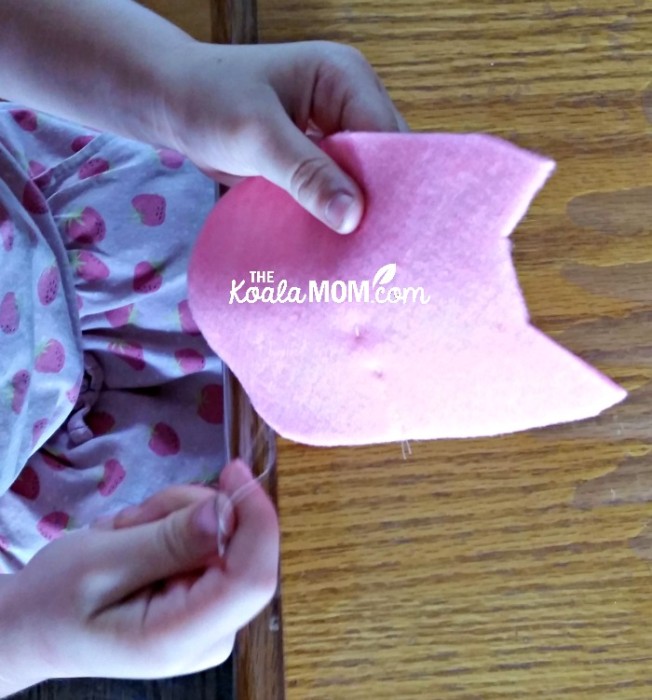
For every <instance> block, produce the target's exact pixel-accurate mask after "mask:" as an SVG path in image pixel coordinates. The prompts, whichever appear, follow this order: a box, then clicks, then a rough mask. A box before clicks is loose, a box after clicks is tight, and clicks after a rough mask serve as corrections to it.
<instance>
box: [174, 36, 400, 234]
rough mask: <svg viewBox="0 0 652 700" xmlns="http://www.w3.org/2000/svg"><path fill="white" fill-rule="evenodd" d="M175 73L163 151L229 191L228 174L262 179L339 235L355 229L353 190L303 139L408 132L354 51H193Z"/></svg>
mask: <svg viewBox="0 0 652 700" xmlns="http://www.w3.org/2000/svg"><path fill="white" fill-rule="evenodd" d="M174 65H175V66H176V69H175V71H174V73H173V74H171V75H170V81H169V85H168V88H169V94H168V95H167V100H166V105H167V115H166V119H165V120H164V121H163V123H165V124H167V125H169V128H168V133H167V134H164V139H165V140H166V141H167V142H168V145H170V146H171V147H173V148H176V149H177V150H180V151H181V152H183V153H185V154H186V155H187V156H188V157H189V158H190V159H191V160H192V161H194V162H195V163H196V164H197V165H198V166H199V167H201V168H202V169H203V170H204V171H206V172H208V173H210V174H212V175H213V176H215V177H216V179H218V180H221V181H223V182H227V184H230V182H231V180H232V179H229V178H228V177H225V175H227V176H251V175H262V176H263V177H265V178H266V179H268V180H270V181H271V182H273V183H275V184H277V185H279V186H280V187H282V188H283V189H284V190H286V191H287V192H289V193H290V194H291V195H292V196H293V197H294V198H295V199H296V200H297V201H298V202H299V204H301V205H302V206H304V207H305V208H306V209H307V210H308V211H310V213H312V214H313V215H314V216H315V217H317V218H318V219H320V220H321V221H323V222H324V223H325V224H327V225H328V226H330V227H331V228H333V229H335V230H337V231H340V232H341V233H348V232H350V231H352V230H353V229H354V228H355V227H356V226H357V225H358V223H359V221H360V219H361V217H362V212H363V207H364V203H363V197H362V193H361V192H360V189H359V187H358V185H357V184H356V183H355V182H354V181H353V180H352V179H351V178H350V177H349V176H347V175H346V174H345V173H344V172H342V170H341V169H340V168H339V167H338V166H337V165H336V164H335V163H334V162H333V161H332V160H331V159H330V158H329V157H328V156H327V155H326V154H325V153H324V152H323V151H321V150H320V149H319V148H318V147H317V146H316V145H315V144H314V142H313V141H312V140H311V139H310V138H308V136H307V135H306V132H308V133H310V134H311V135H314V136H317V137H320V136H327V135H329V134H332V133H335V132H338V131H399V130H402V131H406V130H407V125H406V124H405V121H404V120H403V118H402V117H401V116H400V114H399V113H398V111H397V110H396V108H395V107H394V105H393V104H392V101H391V99H390V98H389V96H388V94H387V91H386V90H385V88H384V87H383V85H382V83H381V82H380V80H379V78H378V76H377V75H376V74H375V72H374V71H373V69H372V68H371V66H370V65H369V63H367V61H366V60H365V58H364V57H363V55H362V54H361V53H360V52H359V51H357V50H355V49H353V48H351V47H350V46H344V45H341V44H335V43H330V42H325V41H314V42H300V43H296V44H277V45H267V46H266V45H258V46H221V45H210V44H201V43H195V44H193V45H192V46H191V47H186V50H185V52H184V53H183V55H182V56H179V60H178V61H176V62H175V64H174Z"/></svg>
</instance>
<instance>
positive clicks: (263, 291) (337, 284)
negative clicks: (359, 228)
mask: <svg viewBox="0 0 652 700" xmlns="http://www.w3.org/2000/svg"><path fill="white" fill-rule="evenodd" d="M395 276H396V263H390V264H388V265H383V266H382V267H381V268H380V269H379V270H378V271H377V272H376V274H375V275H374V277H373V279H372V280H362V281H358V280H319V281H318V280H308V289H307V290H305V289H302V288H301V287H290V286H289V285H288V281H287V280H285V279H282V280H280V281H279V282H274V271H273V270H250V271H249V284H248V285H247V280H241V281H240V282H238V281H237V280H231V292H230V296H229V304H258V303H260V304H306V303H307V304H320V303H326V304H330V303H333V304H343V303H344V302H358V303H361V304H407V303H413V304H427V303H428V302H429V301H430V295H427V294H426V293H425V290H424V289H423V287H400V286H397V285H393V286H391V287H388V285H389V284H390V283H391V282H392V281H393V280H394V277H395Z"/></svg>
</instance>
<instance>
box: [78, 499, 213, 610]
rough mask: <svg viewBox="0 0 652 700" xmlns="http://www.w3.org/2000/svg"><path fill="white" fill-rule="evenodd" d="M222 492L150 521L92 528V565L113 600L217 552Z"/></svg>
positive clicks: (107, 599)
mask: <svg viewBox="0 0 652 700" xmlns="http://www.w3.org/2000/svg"><path fill="white" fill-rule="evenodd" d="M224 498H225V496H224V495H223V494H218V495H216V496H211V497H210V498H207V499H205V500H203V501H201V502H200V503H197V504H193V505H190V506H187V507H186V508H183V509H181V510H177V511H175V512H173V513H170V514H169V515H168V516H166V517H165V518H162V519H160V520H157V521H155V522H152V523H145V524H143V525H136V526H134V527H126V528H123V529H120V530H108V531H89V534H90V532H93V536H94V537H97V538H98V539H97V541H96V545H95V546H94V547H93V549H92V550H91V551H92V552H93V559H94V561H93V562H92V563H91V562H89V563H90V564H91V566H92V570H93V571H94V572H95V573H98V574H101V575H98V576H97V577H96V578H95V580H96V582H97V585H98V587H101V590H96V591H95V593H96V595H97V596H98V598H100V599H101V601H102V603H103V605H110V604H111V603H114V602H116V601H118V600H121V599H123V598H124V597H125V596H127V595H130V594H131V593H133V592H134V591H136V590H138V589H140V588H143V587H145V586H148V585H150V584H152V583H154V582H155V581H158V580H160V579H165V578H168V577H170V576H174V575H176V574H180V573H186V572H189V571H192V570H194V569H198V568H199V567H201V566H206V565H207V564H208V563H209V562H208V559H209V558H211V559H212V560H213V561H214V560H215V557H216V556H217V536H218V528H219V524H218V510H220V509H221V512H223V511H224V505H225V504H224V503H222V502H218V499H224Z"/></svg>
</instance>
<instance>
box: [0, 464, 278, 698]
mask: <svg viewBox="0 0 652 700" xmlns="http://www.w3.org/2000/svg"><path fill="white" fill-rule="evenodd" d="M251 480H252V476H251V473H250V472H249V470H248V468H247V467H246V466H245V465H244V464H243V463H242V462H239V461H235V462H231V463H230V464H229V465H227V467H225V469H224V470H223V472H222V475H221V477H220V491H222V492H224V493H226V494H227V495H232V494H234V493H235V492H236V491H237V490H238V489H239V488H240V487H241V486H242V485H244V484H246V483H248V482H250V481H251ZM215 500H216V496H215V490H214V489H210V488H208V487H200V486H187V487H183V486H177V487H172V488H171V489H167V490H166V491H162V492H160V493H159V494H156V495H155V496H153V497H152V498H150V499H149V500H148V501H146V502H145V503H144V504H143V506H142V508H139V509H138V510H136V511H135V517H134V516H133V515H132V517H131V518H130V519H129V520H128V521H127V520H126V519H125V518H123V517H121V516H118V517H116V518H115V519H114V520H113V521H111V522H110V523H109V524H107V523H105V524H104V525H103V526H102V527H101V529H100V528H93V527H91V528H89V529H86V530H79V531H76V532H73V533H70V534H68V535H66V536H64V537H62V538H60V539H58V540H56V541H55V542H52V543H51V544H49V545H48V546H46V547H45V548H44V549H43V550H41V551H40V552H39V553H38V554H37V555H36V556H35V557H34V558H33V559H32V560H31V561H30V562H29V564H28V565H27V566H26V567H25V568H24V569H23V570H21V571H20V572H19V573H17V574H15V575H13V576H10V577H7V578H8V579H11V581H10V582H9V581H7V582H6V588H5V587H3V589H2V591H3V600H4V601H6V602H7V603H8V605H5V606H4V609H2V610H0V619H2V620H3V623H4V627H5V628H4V629H3V635H2V636H3V638H4V639H5V640H7V639H11V641H12V647H13V648H14V649H17V650H20V654H17V658H16V664H14V663H13V659H12V663H11V664H6V665H5V664H3V668H2V670H1V672H0V677H5V676H6V675H7V674H6V670H7V669H8V668H9V669H10V671H11V673H12V675H13V676H14V677H13V678H9V679H8V680H9V681H10V682H11V681H16V682H19V680H20V678H21V677H23V678H26V679H28V680H29V683H28V684H32V683H35V682H39V681H40V680H44V679H46V678H66V677H67V678H71V677H84V676H100V677H118V678H161V677H166V676H173V675H182V674H187V673H193V672H196V671H201V670H204V669H206V668H210V667H212V666H214V665H216V664H219V663H221V662H222V661H224V660H225V659H226V658H227V657H228V655H229V654H230V652H231V649H232V646H233V641H234V638H235V634H236V632H237V631H238V629H240V628H241V627H243V626H244V625H245V624H246V623H247V622H248V621H249V620H251V619H252V618H253V617H254V616H255V615H256V614H257V613H258V612H259V611H260V610H261V609H262V608H263V607H264V606H265V605H266V604H267V602H268V601H269V600H270V598H271V597H272V595H273V594H274V591H275V589H276V580H277V571H278V553H279V530H278V522H277V517H276V513H275V511H274V507H273V505H272V503H271V502H270V500H269V499H268V497H267V496H266V495H265V493H264V492H263V490H262V488H261V487H260V486H259V485H258V484H254V485H253V486H252V489H251V491H250V492H249V493H248V495H247V497H246V498H245V499H243V500H241V501H240V502H238V503H237V505H236V506H235V512H234V513H233V512H232V514H231V517H230V518H228V519H229V520H230V521H231V522H230V523H227V528H226V529H227V530H231V532H230V537H229V543H228V546H227V548H226V552H225V555H224V558H223V560H221V559H220V557H219V556H218V555H217V548H216V539H217V533H216V527H217V524H216V519H215V518H214V517H211V516H212V515H213V514H214V513H215ZM202 508H204V511H203V515H204V519H203V520H202V519H201V518H199V517H197V516H199V515H200V511H201V510H202ZM223 512H225V513H226V512H228V511H223ZM135 523H138V524H135ZM202 523H203V524H202ZM0 646H1V645H0ZM21 659H22V661H21ZM3 661H5V659H3ZM21 666H22V667H21ZM35 669H38V675H35Z"/></svg>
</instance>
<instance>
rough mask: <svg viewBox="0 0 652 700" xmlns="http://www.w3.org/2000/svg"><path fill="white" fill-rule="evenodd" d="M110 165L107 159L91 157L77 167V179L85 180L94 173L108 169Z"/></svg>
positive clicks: (100, 172) (99, 173)
mask: <svg viewBox="0 0 652 700" xmlns="http://www.w3.org/2000/svg"><path fill="white" fill-rule="evenodd" d="M110 167H111V166H110V165H109V161H108V160H104V158H91V159H90V160H87V161H86V162H85V163H84V165H82V166H81V168H79V179H80V180H85V179H86V178H88V177H93V176H94V175H101V174H102V173H105V172H106V171H107V170H109V168H110Z"/></svg>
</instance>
